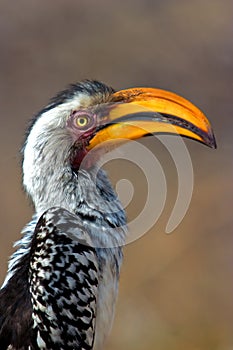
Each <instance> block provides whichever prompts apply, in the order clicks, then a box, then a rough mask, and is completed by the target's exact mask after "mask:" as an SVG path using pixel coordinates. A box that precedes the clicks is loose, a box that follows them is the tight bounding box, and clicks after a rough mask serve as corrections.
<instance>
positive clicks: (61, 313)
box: [0, 80, 216, 350]
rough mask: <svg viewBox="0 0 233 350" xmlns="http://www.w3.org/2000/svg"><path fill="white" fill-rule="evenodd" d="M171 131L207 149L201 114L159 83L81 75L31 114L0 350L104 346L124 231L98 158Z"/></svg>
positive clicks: (208, 136) (1, 295)
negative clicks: (27, 204) (26, 216)
mask: <svg viewBox="0 0 233 350" xmlns="http://www.w3.org/2000/svg"><path fill="white" fill-rule="evenodd" d="M154 133H168V134H176V133H177V134H180V135H182V136H186V137H189V138H192V139H194V140H197V141H200V142H202V143H204V144H206V145H207V146H210V147H212V148H215V147H216V144H215V139H214V135H213V132H212V130H211V127H210V124H209V122H208V120H207V118H206V117H205V116H204V114H203V113H202V112H201V111H200V110H199V109H198V108H197V107H195V106H194V105H193V104H192V103H190V102H189V101H187V100H186V99H184V98H182V97H180V96H178V95H176V94H174V93H171V92H168V91H164V90H160V89H154V88H130V89H126V90H121V91H117V92H115V91H114V90H113V89H112V88H110V87H108V86H107V85H105V84H103V83H101V82H99V81H93V80H85V81H82V82H79V83H76V84H72V85H70V86H69V87H68V88H67V89H66V90H64V91H62V92H60V93H58V94H57V95H56V96H55V97H54V98H53V99H52V100H51V102H50V104H48V105H47V106H46V107H45V108H44V109H42V110H41V111H40V112H39V113H38V114H37V115H36V116H35V118H34V119H33V121H32V122H31V125H30V127H29V130H28V132H27V135H26V141H25V144H24V147H23V162H22V171H23V184H24V188H25V190H26V192H27V194H28V195H29V196H30V198H31V200H32V202H33V205H34V208H35V214H34V216H33V218H32V221H31V222H30V223H29V224H28V225H27V226H26V228H25V229H24V230H23V232H22V233H23V236H22V238H21V240H20V241H19V242H18V243H17V244H16V245H17V246H18V249H17V250H16V251H15V253H14V254H13V255H12V257H11V259H10V262H9V268H8V273H7V276H6V279H5V281H4V283H3V286H2V288H1V290H0V349H1V350H5V349H14V350H26V349H27V350H28V349H30V350H34V349H47V350H48V349H57V350H61V349H67V350H69V349H73V350H74V349H83V350H84V349H85V350H86V349H95V350H100V349H103V344H104V341H105V339H106V337H107V335H108V333H109V330H110V328H111V324H112V319H113V314H114V307H115V301H116V296H117V289H118V278H119V271H120V267H121V263H122V247H123V245H124V242H125V239H126V237H127V228H126V215H125V212H124V210H123V208H122V206H121V203H120V201H119V200H118V198H117V195H116V194H115V192H114V190H113V188H112V186H111V183H110V182H109V180H108V178H107V176H106V173H105V172H104V170H103V169H99V168H98V160H99V159H100V157H101V155H103V154H104V153H106V152H108V151H110V150H111V149H112V148H114V147H117V146H119V145H121V144H122V143H123V142H126V141H127V140H130V139H138V138H140V137H143V136H146V135H149V134H154Z"/></svg>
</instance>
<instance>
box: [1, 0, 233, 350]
mask: <svg viewBox="0 0 233 350" xmlns="http://www.w3.org/2000/svg"><path fill="white" fill-rule="evenodd" d="M232 38H233V3H232V1H231V0H211V1H210V0H196V1H185V0H176V1H172V0H162V1H161V0H154V1H153V0H124V1H121V0H119V1H107V0H99V1H94V0H90V1H88V0H85V1H84V0H82V1H79V0H76V1H74V0H49V1H48V0H40V1H35V0H19V1H14V2H13V1H9V0H1V1H0V118H1V130H0V133H1V136H0V145H1V146H0V152H1V156H0V166H1V182H0V191H1V192H0V194H1V201H0V206H1V210H0V222H1V231H0V263H1V265H0V266H1V269H0V278H1V281H2V280H3V278H4V276H5V273H6V268H7V259H8V256H9V255H10V254H11V253H12V251H13V248H12V242H13V241H15V240H16V239H18V238H19V236H20V230H21V229H22V227H23V226H24V225H25V223H26V222H27V221H28V220H29V219H30V216H31V213H32V209H31V208H30V206H29V204H28V201H27V199H26V196H25V195H24V194H23V192H22V189H21V179H20V177H21V174H20V155H19V149H20V146H21V144H22V140H23V136H24V132H25V128H26V125H27V122H28V120H29V118H30V117H31V116H32V115H33V114H34V113H35V112H36V111H37V110H38V109H40V108H41V107H42V106H43V105H44V104H46V103H47V101H48V98H50V97H51V96H52V95H53V94H54V93H55V92H57V91H58V90H60V89H63V88H64V87H65V86H66V85H67V84H68V83H70V82H75V81H78V80H80V79H83V78H96V79H100V80H102V81H104V82H106V83H108V84H109V85H112V86H113V87H114V88H116V89H120V88H126V87H130V86H142V85H143V86H155V87H160V88H165V89H169V90H173V91H176V92H177V93H180V94H181V95H184V96H185V97H186V98H188V99H190V100H192V101H193V102H194V103H196V104H197V105H198V106H199V107H200V108H201V109H202V110H204V111H205V113H206V114H207V116H208V117H209V119H210V120H211V122H212V124H213V127H214V130H215V134H216V138H217V143H218V149H217V150H211V149H208V148H207V147H204V146H203V145H201V144H198V143H196V142H192V141H190V140H187V141H186V144H187V146H188V148H189V151H190V154H191V157H192V160H193V167H194V174H195V188H194V193H193V198H192V202H191V205H190V208H189V211H188V213H187V215H186V216H185V218H184V220H183V221H182V223H181V224H180V226H179V227H178V228H177V229H176V230H175V232H173V234H171V235H166V234H165V233H164V232H165V226H166V223H167V220H168V217H169V215H170V212H171V209H172V207H173V205H174V200H175V198H176V190H177V179H176V172H175V169H174V164H173V163H172V160H171V159H170V158H169V155H168V154H167V152H166V150H165V149H164V148H163V147H161V145H159V143H158V142H157V143H156V142H154V141H153V140H149V139H147V140H145V141H143V142H144V143H145V144H146V145H147V146H148V147H150V149H151V150H153V152H155V154H156V155H157V156H158V158H159V159H160V160H161V164H162V166H163V168H164V171H165V173H166V176H167V181H168V189H169V195H168V199H167V202H166V208H165V210H164V212H163V214H162V216H161V218H160V220H159V221H158V223H157V224H156V225H155V227H154V228H153V229H152V230H151V231H150V232H149V233H148V234H147V235H145V236H144V237H143V238H142V239H139V240H138V241H136V242H135V243H133V244H131V245H129V246H127V247H126V250H125V262H124V266H123V269H122V275H121V284H120V293H119V300H118V305H117V311H116V319H115V323H114V326H113V331H112V334H111V336H110V338H109V341H108V344H107V346H106V349H108V350H110V349H111V350H116V349H133V350H139V349H143V350H147V349H148V350H149V349H160V350H175V349H179V350H183V349H185V350H187V349H189V350H206V349H210V350H215V349H218V350H230V349H233V274H232V270H233V232H232V231H233V230H232V228H233V220H232V204H233V186H232V175H233V162H232V149H233V138H232V126H233V119H232V117H233V115H232V113H233V103H232V93H233V92H232V91H233V45H232V44H233V39H232ZM120 164H121V163H116V162H113V164H109V166H108V168H109V172H110V174H112V179H113V181H116V180H117V179H118V178H121V177H123V178H124V177H126V178H129V179H131V177H132V181H133V182H134V184H135V188H136V190H135V192H136V193H135V198H134V199H133V202H132V203H131V205H130V206H129V208H128V215H129V218H130V217H133V216H134V215H135V213H136V212H137V211H140V200H139V199H140V198H142V197H143V196H144V191H145V189H144V187H145V186H142V185H141V184H142V183H143V182H141V181H143V180H142V176H141V174H140V173H139V172H138V173H137V171H134V168H133V166H132V165H128V166H127V165H126V164H125V163H124V167H122V166H120ZM155 181H156V179H155Z"/></svg>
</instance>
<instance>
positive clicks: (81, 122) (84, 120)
mask: <svg viewBox="0 0 233 350" xmlns="http://www.w3.org/2000/svg"><path fill="white" fill-rule="evenodd" d="M86 123H87V118H84V117H81V118H79V124H80V125H85V124H86Z"/></svg>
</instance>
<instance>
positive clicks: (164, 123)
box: [23, 81, 216, 195]
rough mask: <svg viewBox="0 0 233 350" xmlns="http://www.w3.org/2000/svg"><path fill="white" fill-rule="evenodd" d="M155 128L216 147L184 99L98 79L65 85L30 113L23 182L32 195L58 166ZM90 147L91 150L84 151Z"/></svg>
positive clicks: (204, 124)
mask: <svg viewBox="0 0 233 350" xmlns="http://www.w3.org/2000/svg"><path fill="white" fill-rule="evenodd" d="M155 133H167V134H180V135H182V136H185V137H189V138H192V139H194V140H197V141H199V142H202V143H204V144H206V145H207V146H210V147H212V148H214V147H216V144H215V139H214V135H213V132H212V130H211V126H210V124H209V122H208V120H207V118H206V117H205V115H204V114H203V113H202V112H201V111H200V110H199V109H198V108H197V107H195V106H194V105H193V104H192V103H191V102H189V101H187V100H186V99H184V98H182V97H180V96H178V95H176V94H174V93H171V92H168V91H164V90H160V89H154V88H131V89H126V90H121V91H117V92H115V91H114V90H113V89H112V88H110V87H108V86H106V85H105V84H103V83H101V82H98V81H83V82H81V83H77V84H74V85H71V86H70V87H69V88H68V89H67V90H65V91H63V92H61V93H59V94H58V95H57V96H56V97H54V98H53V99H52V101H51V103H50V104H49V105H48V106H47V107H46V108H44V109H43V110H42V111H41V112H40V113H39V114H38V115H37V116H36V118H35V120H34V121H33V123H32V126H31V127H30V129H29V132H28V136H27V139H26V143H25V147H24V161H23V172H24V185H25V187H26V190H27V191H28V192H29V193H30V194H31V195H32V192H33V188H35V186H37V185H38V182H40V180H41V178H43V181H45V178H47V179H48V178H49V174H51V176H52V175H53V174H54V173H56V176H57V177H59V174H60V172H61V167H63V168H66V167H70V169H72V171H73V170H74V171H75V170H78V169H79V167H80V164H81V162H82V161H83V160H84V159H85V156H86V155H87V154H92V156H91V157H88V159H89V160H88V162H86V167H87V168H91V167H92V166H93V165H94V163H95V162H96V160H97V159H98V157H99V156H100V155H101V154H102V153H105V152H107V151H108V150H110V149H111V148H112V147H113V146H114V147H115V146H117V145H119V144H121V143H122V142H125V141H127V140H130V139H138V138H141V137H143V136H146V135H150V134H155ZM90 151H91V152H90Z"/></svg>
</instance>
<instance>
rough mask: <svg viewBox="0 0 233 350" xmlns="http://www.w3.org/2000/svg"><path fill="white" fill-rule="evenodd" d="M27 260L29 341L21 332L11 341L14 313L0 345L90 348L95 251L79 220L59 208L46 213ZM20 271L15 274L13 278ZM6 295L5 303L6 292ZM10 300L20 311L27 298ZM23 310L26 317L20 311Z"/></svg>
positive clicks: (88, 349)
mask: <svg viewBox="0 0 233 350" xmlns="http://www.w3.org/2000/svg"><path fill="white" fill-rule="evenodd" d="M24 259H25V263H26V265H25V276H24V277H26V279H27V281H28V285H25V290H27V293H26V294H25V296H27V298H26V299H25V301H26V303H27V304H26V303H25V302H24V304H25V312H27V313H28V312H29V314H30V315H29V316H30V317H27V335H28V336H29V337H30V339H27V343H23V342H21V340H22V339H23V334H22V332H23V331H24V330H23V329H22V331H21V334H19V335H18V339H13V336H14V327H16V325H15V323H14V322H15V320H14V319H13V316H14V315H11V318H8V321H7V322H8V324H7V327H5V329H9V328H10V325H11V327H12V329H11V334H10V336H8V338H7V340H6V342H5V343H4V334H2V333H1V331H0V334H1V336H0V346H1V342H2V344H5V348H7V345H11V348H12V349H17V350H18V349H30V350H32V349H46V350H49V349H51V350H52V349H53V350H56V349H57V350H58V349H59V350H62V349H66V350H71V349H73V350H75V349H79V350H90V349H92V348H93V343H94V335H95V319H96V299H97V289H98V263H97V257H96V251H95V248H94V247H93V246H92V242H91V241H90V237H89V235H88V234H87V232H85V231H83V229H82V224H81V222H80V221H79V219H78V217H77V216H75V215H73V214H71V213H70V212H68V211H67V210H65V209H61V208H51V209H49V210H47V211H46V212H45V213H44V214H43V215H42V216H41V218H40V219H39V221H38V223H37V225H36V228H35V233H34V235H33V239H32V242H31V246H30V250H29V252H28V255H27V256H26V258H25V257H24ZM17 273H19V271H17V270H16V273H15V275H16V274H17ZM15 275H14V276H13V277H12V278H11V280H10V281H9V282H8V284H7V286H6V287H5V292H6V291H7V288H8V287H9V285H10V283H11V282H12V280H13V279H14V278H15ZM21 289H22V288H21ZM22 290H23V289H22ZM8 292H9V290H8ZM5 297H6V299H7V294H6V295H5ZM11 302H12V308H13V309H17V310H18V309H19V308H18V306H19V303H23V298H22V297H21V299H18V298H17V295H16V296H15V299H14V300H12V301H11ZM26 306H27V307H26ZM21 312H22V318H23V313H24V310H23V309H22V308H21ZM5 321H6V320H5ZM5 326H6V322H5ZM22 341H23V340H22ZM24 341H25V339H24ZM0 348H1V349H2V347H0Z"/></svg>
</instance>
